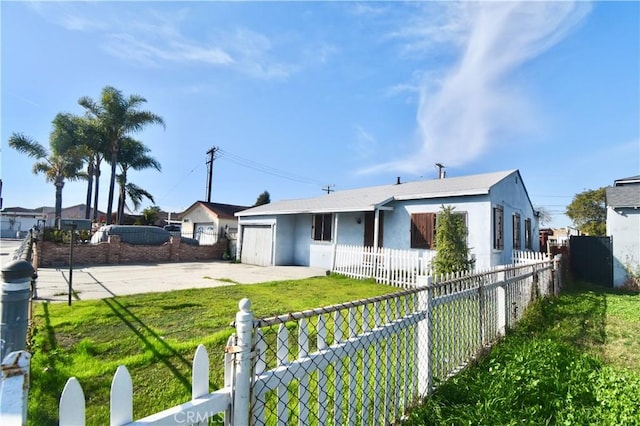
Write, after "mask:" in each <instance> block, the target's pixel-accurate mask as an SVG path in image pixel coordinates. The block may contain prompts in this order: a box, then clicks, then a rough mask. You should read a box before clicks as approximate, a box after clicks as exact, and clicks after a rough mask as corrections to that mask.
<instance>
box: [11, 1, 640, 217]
mask: <svg viewBox="0 0 640 426" xmlns="http://www.w3.org/2000/svg"><path fill="white" fill-rule="evenodd" d="M0 7H1V24H2V30H1V31H2V33H1V36H2V40H1V55H2V56H1V61H2V62H1V64H2V68H1V73H2V76H1V89H2V105H1V108H2V112H1V136H2V151H1V156H2V157H1V165H2V169H1V173H2V180H3V184H4V185H3V192H2V196H3V198H4V207H14V206H21V207H29V208H35V207H40V206H45V205H46V206H53V205H54V188H53V185H51V184H50V183H46V182H45V181H44V177H43V176H36V175H33V174H32V173H31V165H32V163H33V161H32V160H31V159H30V158H28V157H26V156H25V155H23V154H20V153H17V152H15V151H14V150H12V149H11V148H9V147H8V146H7V140H8V138H9V136H10V135H11V133H13V132H22V133H24V134H26V135H28V136H31V137H32V138H34V139H36V140H37V141H39V142H40V143H43V144H45V145H46V144H48V135H49V132H50V131H51V120H52V119H53V117H54V116H55V115H56V114H57V113H58V112H72V113H77V114H82V113H83V110H82V108H81V107H80V106H79V105H78V104H77V101H78V99H79V98H80V97H82V96H90V97H92V98H94V99H97V98H98V97H99V94H100V91H101V89H102V88H103V87H104V86H107V85H110V86H114V87H116V88H118V89H120V90H121V91H122V92H123V93H124V94H125V95H129V94H139V95H142V96H143V97H145V98H146V99H147V101H148V102H147V104H146V106H145V108H146V109H149V110H151V111H153V112H155V113H157V114H158V115H160V116H162V117H163V118H164V120H165V122H166V129H162V128H161V127H150V128H148V129H146V130H145V131H144V132H142V133H140V134H137V135H136V137H137V138H138V139H140V140H142V141H143V142H144V143H145V144H147V146H149V147H150V148H151V150H152V151H151V152H152V155H153V156H154V157H155V158H156V159H157V160H158V161H160V163H161V164H162V172H161V173H159V172H155V171H144V172H133V173H131V174H130V181H132V182H134V183H136V184H137V185H139V186H141V187H143V188H145V189H146V190H148V191H149V192H150V193H151V194H153V195H154V197H155V201H156V203H155V204H157V205H159V206H160V207H161V208H163V209H164V210H171V211H182V210H184V209H185V208H186V207H188V206H189V205H191V204H192V203H193V202H194V201H196V200H203V199H206V179H207V166H206V160H207V156H206V152H207V150H208V149H209V148H211V147H213V146H217V147H219V148H220V152H219V156H218V158H217V159H216V160H215V161H214V170H213V191H212V201H215V202H221V203H228V204H238V205H252V204H253V203H254V202H255V201H256V198H257V197H258V195H259V194H260V193H261V192H263V191H265V190H266V191H269V193H270V194H271V199H272V200H274V201H275V200H280V199H289V198H306V197H314V196H319V195H322V194H323V192H322V188H323V187H325V186H327V185H334V186H333V187H332V188H333V189H335V190H343V189H350V188H358V187H365V186H373V185H380V184H387V183H394V182H395V181H396V177H398V176H399V177H400V178H401V180H402V181H414V180H418V179H433V178H436V177H437V169H436V167H435V165H434V164H435V163H438V162H439V163H443V164H444V165H445V166H446V171H447V176H460V175H468V174H475V173H484V172H493V171H499V170H510V169H519V170H520V172H521V174H522V176H523V179H524V182H525V185H526V186H527V189H528V192H529V195H530V197H531V200H532V203H533V204H534V206H535V207H544V208H545V209H546V210H547V211H549V212H550V213H552V215H553V221H552V222H551V223H550V224H549V225H550V226H567V225H570V221H569V220H568V218H566V217H565V216H564V215H563V212H564V209H565V207H566V205H567V204H568V203H569V202H570V201H571V198H572V197H573V196H574V195H575V194H576V193H579V192H582V191H584V190H586V189H596V188H599V187H602V186H607V185H611V184H613V181H614V180H615V179H618V178H623V177H628V176H633V175H637V174H640V3H638V2H595V3H588V2H583V1H580V2H575V3H574V2H569V1H562V2H552V3H542V2H525V3H519V2H496V3H490V2H461V3H455V2H409V3H399V2H393V3H392V2H302V1H301V2H205V1H201V2H146V1H140V2H43V3H27V2H7V1H3V2H2V4H1V6H0ZM108 179H109V170H108V166H105V167H104V168H103V174H102V179H101V187H102V188H103V190H102V191H101V202H100V208H101V209H102V210H103V211H104V210H106V200H107V186H108ZM85 190H86V183H84V182H77V183H76V182H68V183H67V184H66V186H65V188H64V191H63V204H64V205H65V206H70V205H74V204H80V203H83V202H84V198H85ZM148 205H150V204H149V203H145V204H143V207H146V206H148Z"/></svg>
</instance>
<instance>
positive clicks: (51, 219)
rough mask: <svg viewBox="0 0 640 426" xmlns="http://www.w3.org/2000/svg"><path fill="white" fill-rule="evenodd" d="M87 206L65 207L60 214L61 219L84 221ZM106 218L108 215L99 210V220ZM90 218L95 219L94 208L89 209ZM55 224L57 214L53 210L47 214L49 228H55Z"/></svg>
mask: <svg viewBox="0 0 640 426" xmlns="http://www.w3.org/2000/svg"><path fill="white" fill-rule="evenodd" d="M86 208H87V205H86V204H77V205H75V206H71V207H64V208H63V209H62V211H61V212H60V217H61V218H63V219H84V218H85V211H86ZM104 216H106V213H104V212H101V211H100V210H98V216H97V217H98V218H101V217H104ZM89 218H93V207H90V208H89ZM54 224H55V212H54V211H53V210H52V211H50V212H49V213H48V214H47V226H54Z"/></svg>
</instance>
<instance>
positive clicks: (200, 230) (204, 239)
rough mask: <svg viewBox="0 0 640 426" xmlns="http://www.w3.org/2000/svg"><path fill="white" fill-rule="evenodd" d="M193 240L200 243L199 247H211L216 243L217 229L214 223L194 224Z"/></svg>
mask: <svg viewBox="0 0 640 426" xmlns="http://www.w3.org/2000/svg"><path fill="white" fill-rule="evenodd" d="M193 228H194V233H193V234H194V235H193V238H195V239H196V240H198V241H199V242H200V245H201V246H212V245H214V244H215V243H216V242H218V228H217V227H216V225H215V223H196V224H195V225H194V226H193Z"/></svg>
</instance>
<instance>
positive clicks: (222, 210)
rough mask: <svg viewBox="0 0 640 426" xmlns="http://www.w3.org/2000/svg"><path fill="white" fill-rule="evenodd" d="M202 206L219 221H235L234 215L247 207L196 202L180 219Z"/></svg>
mask: <svg viewBox="0 0 640 426" xmlns="http://www.w3.org/2000/svg"><path fill="white" fill-rule="evenodd" d="M199 205H201V206H203V207H204V208H206V209H208V210H210V211H212V212H214V213H215V214H216V215H217V216H218V217H219V218H220V219H235V213H237V212H239V211H242V210H246V209H248V207H247V206H236V205H233V204H221V203H208V202H206V201H196V202H195V203H193V204H192V205H191V206H189V208H187V209H186V210H185V211H184V212H182V213H181V214H180V217H184V216H186V215H187V214H188V213H189V212H190V211H191V210H193V209H194V208H195V207H196V206H199Z"/></svg>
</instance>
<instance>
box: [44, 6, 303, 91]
mask: <svg viewBox="0 0 640 426" xmlns="http://www.w3.org/2000/svg"><path fill="white" fill-rule="evenodd" d="M105 7H106V6H105ZM31 8H32V9H33V10H34V11H35V12H37V13H38V14H40V15H41V16H43V17H44V18H46V19H48V20H49V21H51V22H54V23H56V24H58V25H60V26H62V27H64V28H66V29H68V30H73V31H85V32H86V31H91V32H95V33H98V35H99V37H100V38H101V39H102V46H101V47H102V49H103V50H104V51H105V52H107V53H108V54H110V55H112V56H114V57H117V58H120V59H122V60H126V61H128V62H130V63H132V64H138V65H141V66H149V67H153V66H161V65H163V64H166V63H169V62H170V63H179V64H185V65H204V66H216V67H221V68H226V69H229V70H231V71H236V72H239V73H242V74H244V75H247V76H249V77H251V78H255V79H263V80H271V79H286V78H287V77H289V76H290V75H291V74H292V73H294V72H296V71H297V70H298V67H297V66H296V65H294V64H289V63H285V62H282V61H279V60H277V59H276V57H275V56H276V55H275V53H274V50H275V49H274V46H273V42H272V40H271V39H270V38H269V37H268V36H267V35H265V34H261V33H258V32H255V31H252V30H249V29H246V28H239V27H232V28H217V30H216V31H217V32H209V33H208V34H198V35H193V34H189V35H187V32H186V31H185V30H184V29H185V28H188V25H189V17H190V14H191V11H190V10H189V9H188V8H181V9H179V10H175V8H174V7H173V5H169V9H171V10H167V8H163V10H162V11H160V10H154V9H151V8H149V9H148V10H146V11H145V12H144V13H136V14H133V13H131V11H130V10H129V9H126V8H123V9H122V10H119V9H118V8H106V9H105V8H103V9H100V8H96V7H90V6H88V5H87V4H84V3H77V2H73V3H69V4H66V3H63V2H45V3H37V4H35V5H34V6H32V7H31ZM98 17H99V19H98Z"/></svg>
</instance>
